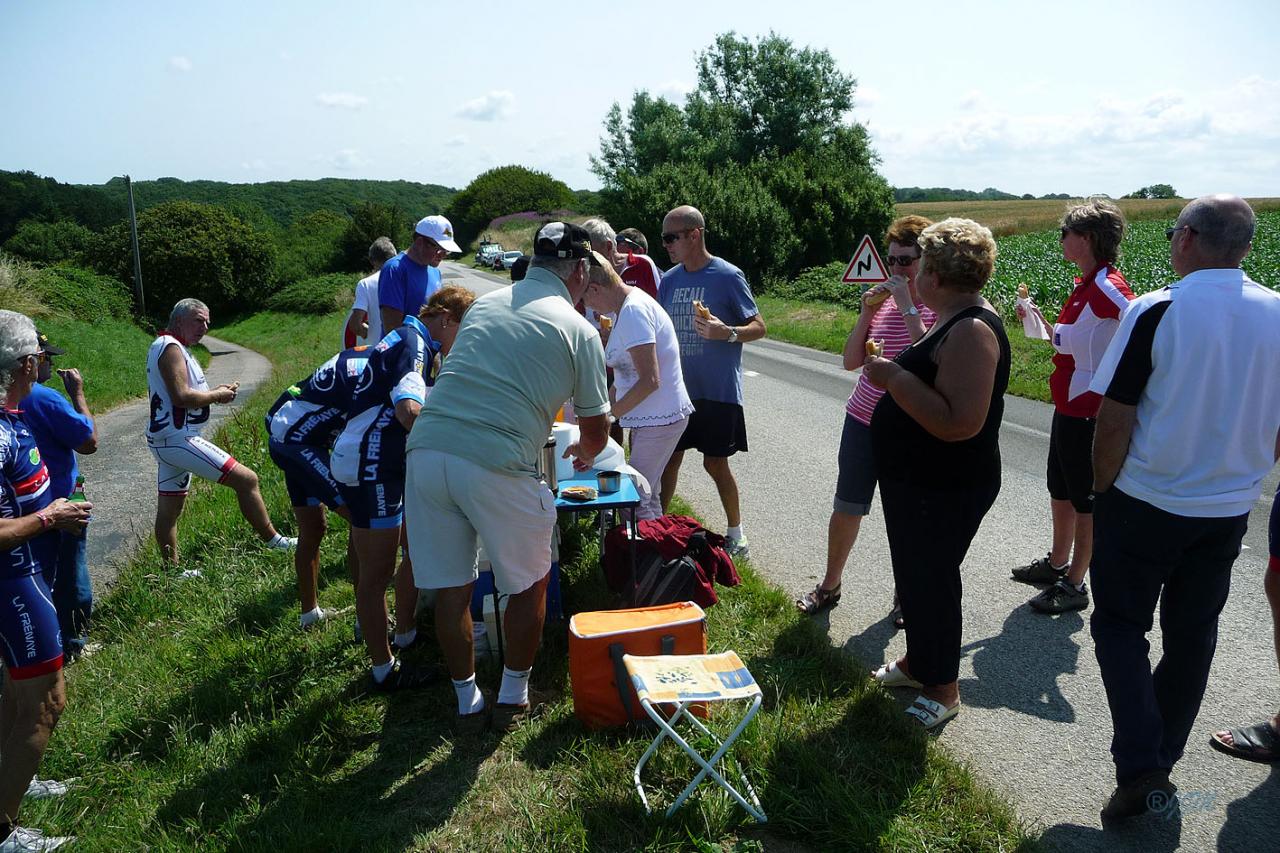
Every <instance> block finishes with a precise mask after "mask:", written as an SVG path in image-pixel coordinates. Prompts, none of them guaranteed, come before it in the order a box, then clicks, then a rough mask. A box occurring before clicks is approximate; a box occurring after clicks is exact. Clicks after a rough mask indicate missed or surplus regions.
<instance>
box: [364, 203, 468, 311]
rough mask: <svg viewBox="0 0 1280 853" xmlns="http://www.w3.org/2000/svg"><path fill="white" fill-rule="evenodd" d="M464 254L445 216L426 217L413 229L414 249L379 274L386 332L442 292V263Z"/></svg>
mask: <svg viewBox="0 0 1280 853" xmlns="http://www.w3.org/2000/svg"><path fill="white" fill-rule="evenodd" d="M448 252H453V253H455V254H460V253H461V252H462V249H461V248H459V246H458V244H457V243H455V242H454V241H453V225H452V224H451V223H450V222H449V220H447V219H445V218H444V217H443V216H424V217H423V218H422V219H419V220H418V224H417V225H416V226H414V229H413V245H411V246H410V247H409V250H408V251H406V252H401V253H400V254H398V255H396V256H395V257H394V258H392V259H391V260H389V261H387V262H386V263H385V264H383V266H382V270H381V271H380V272H379V273H378V306H379V309H380V311H381V314H382V328H383V329H386V330H388V331H390V330H391V329H398V328H400V326H401V325H402V324H403V323H404V318H405V316H406V315H407V316H410V317H416V316H418V311H420V310H421V309H422V306H423V305H425V304H426V302H427V300H428V299H430V298H431V294H433V293H435V292H436V291H437V290H439V289H440V270H439V266H440V262H441V261H443V260H444V256H445V254H447V253H448Z"/></svg>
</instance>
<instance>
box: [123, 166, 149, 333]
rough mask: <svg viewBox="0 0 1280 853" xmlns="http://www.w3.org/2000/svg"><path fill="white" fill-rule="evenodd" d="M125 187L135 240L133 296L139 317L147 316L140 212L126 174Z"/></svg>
mask: <svg viewBox="0 0 1280 853" xmlns="http://www.w3.org/2000/svg"><path fill="white" fill-rule="evenodd" d="M124 188H125V189H126V190H127V191H128V193H129V236H130V238H131V239H132V241H133V298H134V299H135V300H137V302H138V319H143V318H145V317H146V316H147V306H146V303H144V302H143V299H142V257H141V255H140V254H139V253H138V214H137V213H135V212H134V209H133V181H131V180H130V179H129V176H128V175H125V176H124Z"/></svg>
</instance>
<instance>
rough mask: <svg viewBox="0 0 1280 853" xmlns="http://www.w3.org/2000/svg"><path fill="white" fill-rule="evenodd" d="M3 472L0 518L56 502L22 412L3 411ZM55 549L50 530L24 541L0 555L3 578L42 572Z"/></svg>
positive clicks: (0, 424) (0, 420)
mask: <svg viewBox="0 0 1280 853" xmlns="http://www.w3.org/2000/svg"><path fill="white" fill-rule="evenodd" d="M0 474H2V475H0V518H21V517H22V516H24V515H31V514H32V513H34V512H39V511H40V510H42V509H44V508H45V507H47V506H48V505H49V504H51V503H53V501H54V494H53V488H52V485H51V483H50V480H49V470H48V469H47V468H46V467H45V464H44V459H42V458H41V456H40V448H39V447H37V446H36V439H35V436H33V435H32V434H31V430H29V429H27V425H26V424H25V423H23V422H22V413H21V412H19V411H13V410H9V409H3V410H0ZM56 551H57V537H56V536H55V535H53V534H51V533H45V534H43V535H41V536H37V537H35V538H34V539H29V540H27V541H26V542H21V543H19V544H17V545H15V546H13V547H12V548H10V549H8V550H7V551H6V552H5V553H4V555H3V557H0V560H2V562H0V578H19V577H25V576H27V575H34V574H39V573H40V571H41V568H42V566H43V565H44V563H46V562H48V560H50V559H52V558H53V555H54V554H55V553H56Z"/></svg>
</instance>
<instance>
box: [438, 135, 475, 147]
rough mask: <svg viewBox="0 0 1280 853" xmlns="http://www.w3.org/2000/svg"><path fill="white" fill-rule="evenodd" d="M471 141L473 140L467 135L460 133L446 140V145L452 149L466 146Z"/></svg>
mask: <svg viewBox="0 0 1280 853" xmlns="http://www.w3.org/2000/svg"><path fill="white" fill-rule="evenodd" d="M470 141H471V139H470V138H469V137H468V136H467V135H466V134H465V133H458V134H455V135H453V136H450V137H449V138H448V139H446V140H445V141H444V144H445V147H446V148H452V147H454V146H458V145H466V144H467V143H468V142H470Z"/></svg>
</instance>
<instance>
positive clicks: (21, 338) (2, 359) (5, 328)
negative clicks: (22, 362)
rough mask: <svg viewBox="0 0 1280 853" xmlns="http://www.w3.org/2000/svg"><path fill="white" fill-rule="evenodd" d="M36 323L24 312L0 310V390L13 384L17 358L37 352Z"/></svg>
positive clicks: (5, 389)
mask: <svg viewBox="0 0 1280 853" xmlns="http://www.w3.org/2000/svg"><path fill="white" fill-rule="evenodd" d="M39 349H40V344H39V342H38V341H37V340H36V324H35V323H33V322H31V318H30V317H28V316H27V315H26V314H19V313H18V312H17V311H4V310H0V391H8V390H9V386H10V385H12V384H13V378H14V371H15V370H17V368H18V359H20V358H22V357H23V356H24V355H31V354H32V353H33V352H38V351H39Z"/></svg>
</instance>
